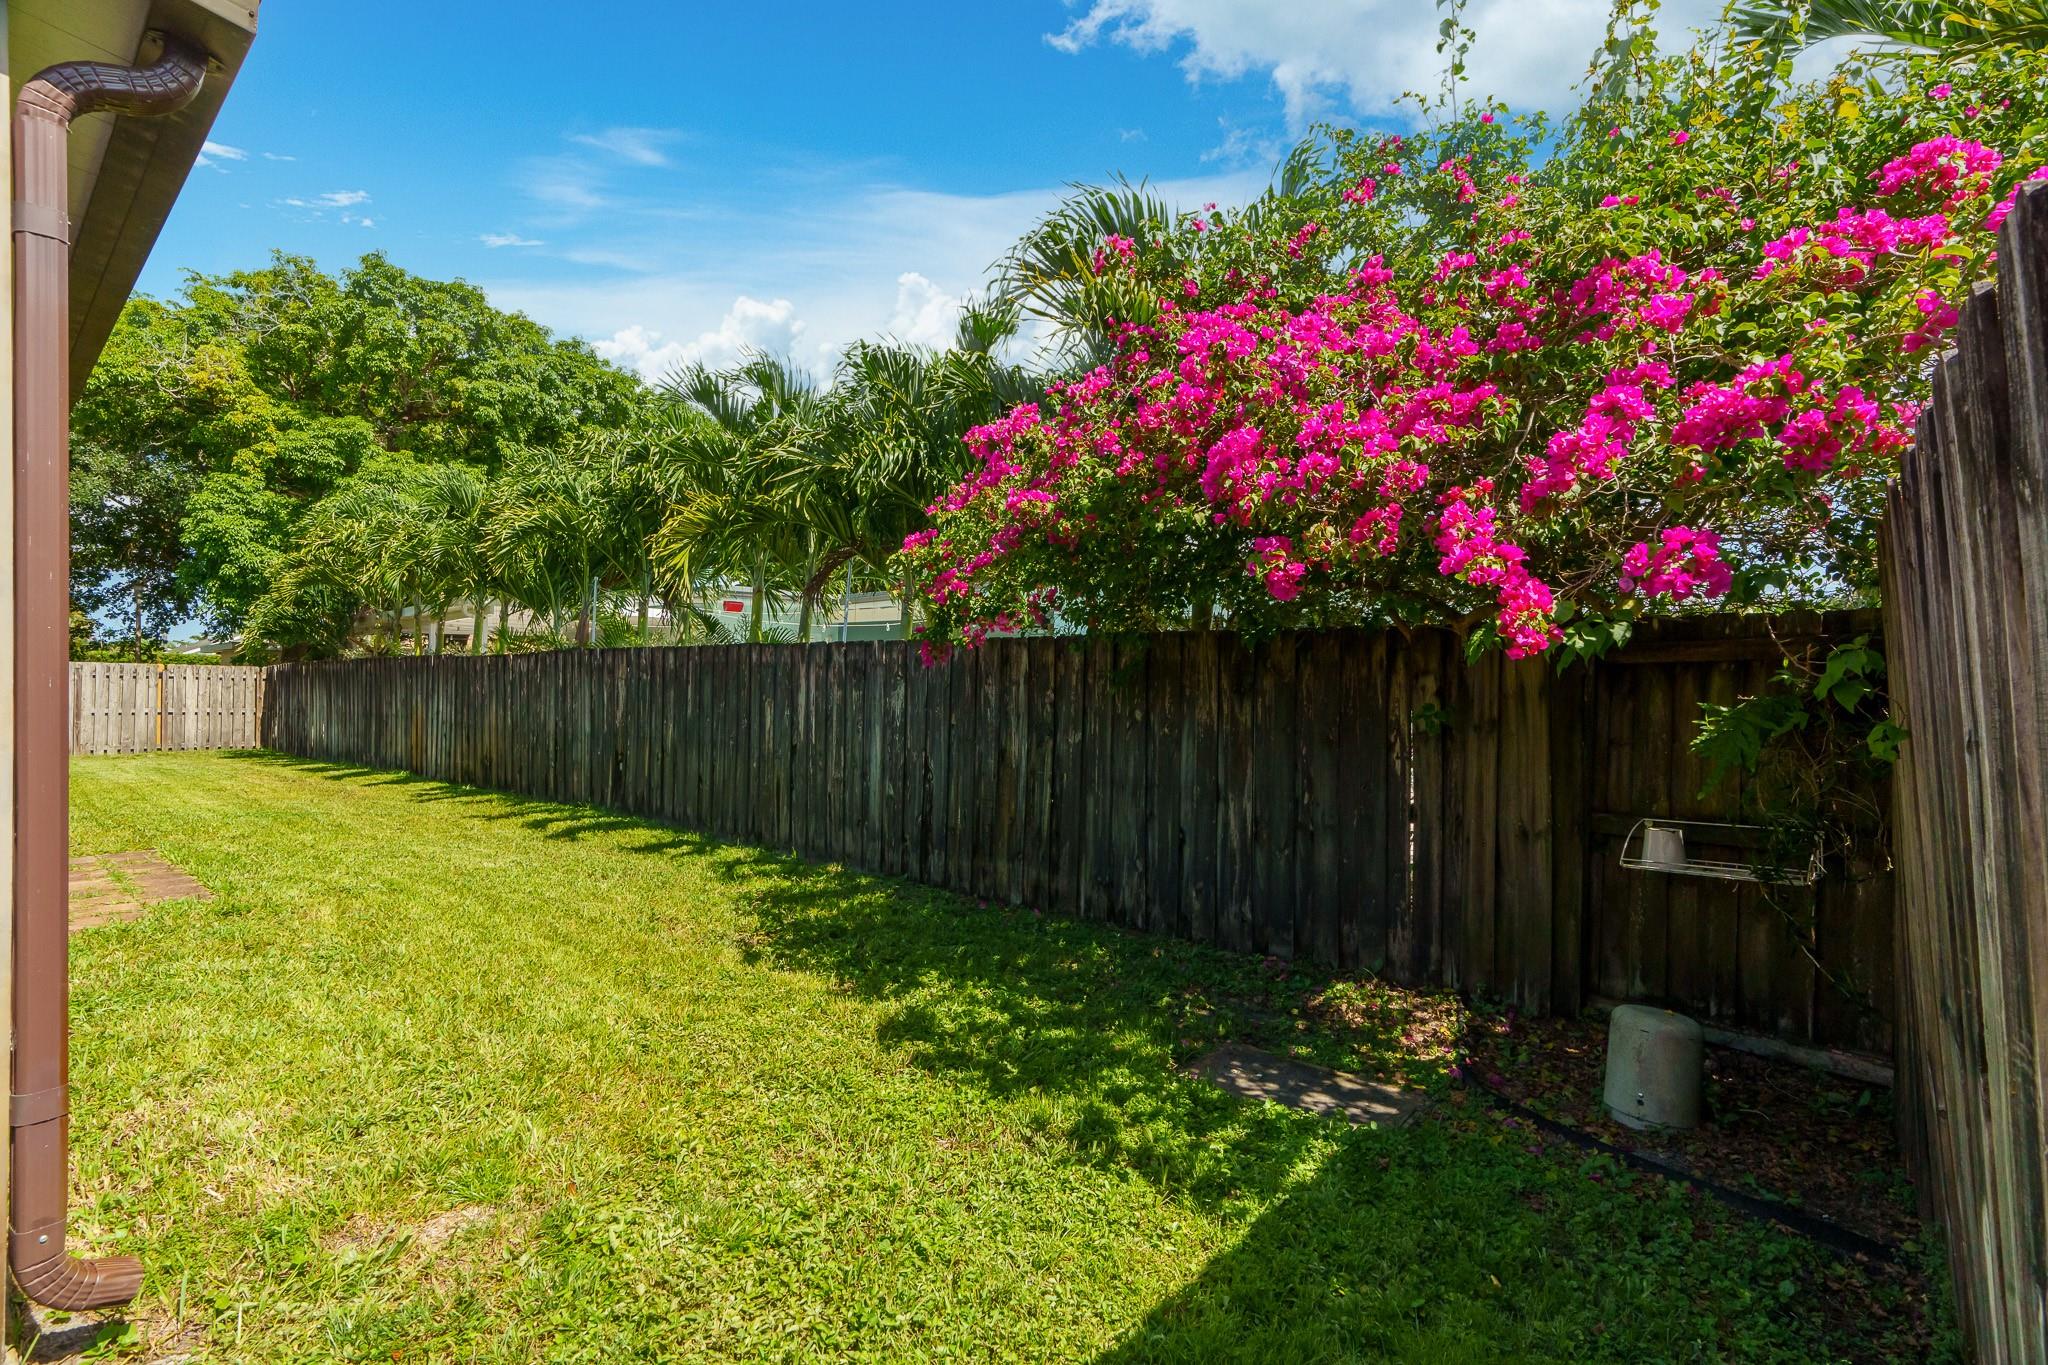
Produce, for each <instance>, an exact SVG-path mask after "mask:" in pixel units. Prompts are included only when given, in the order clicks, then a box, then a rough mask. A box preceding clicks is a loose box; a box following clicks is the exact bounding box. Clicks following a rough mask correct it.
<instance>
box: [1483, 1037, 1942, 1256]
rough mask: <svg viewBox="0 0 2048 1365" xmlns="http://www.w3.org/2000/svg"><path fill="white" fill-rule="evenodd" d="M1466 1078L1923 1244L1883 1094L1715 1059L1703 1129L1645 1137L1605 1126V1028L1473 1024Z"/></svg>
mask: <svg viewBox="0 0 2048 1365" xmlns="http://www.w3.org/2000/svg"><path fill="white" fill-rule="evenodd" d="M1463 1052H1464V1057H1465V1060H1464V1062H1463V1064H1462V1068H1461V1069H1462V1070H1463V1071H1464V1072H1465V1073H1466V1074H1465V1079H1466V1080H1467V1081H1468V1082H1469V1083H1472V1084H1476V1085H1483V1086H1485V1087H1487V1088H1488V1089H1490V1090H1493V1091H1495V1092H1496V1093H1498V1094H1501V1095H1503V1096H1505V1097H1506V1098H1508V1099H1510V1100H1512V1101H1514V1102H1515V1103H1517V1104H1520V1105H1524V1106H1526V1107H1527V1108H1529V1109H1532V1110H1534V1111H1535V1112H1537V1113H1539V1114H1542V1115H1543V1116H1544V1117H1546V1118H1551V1119H1555V1120H1557V1121H1558V1122H1559V1123H1564V1124H1569V1125H1570V1126H1571V1127H1573V1128H1578V1129H1581V1130H1583V1131H1585V1132H1588V1133H1591V1134H1593V1135H1594V1136H1595V1137H1598V1138H1600V1139H1601V1140H1603V1141H1605V1142H1610V1143H1612V1144H1614V1145H1615V1146H1617V1147H1625V1148H1628V1149H1629V1150H1631V1151H1638V1152H1644V1153H1647V1154H1650V1155H1654V1156H1656V1157H1658V1158H1660V1159H1662V1160H1665V1161H1667V1162H1670V1163H1671V1164H1673V1165H1676V1166H1678V1167H1679V1168H1681V1169H1683V1170H1686V1171H1690V1172H1691V1173H1693V1174H1695V1175H1699V1176H1703V1177H1705V1178H1707V1179H1709V1180H1712V1181H1714V1182H1715V1183H1717V1184H1721V1185H1726V1186H1729V1187H1730V1188H1732V1189H1737V1190H1741V1191H1743V1192H1745V1193H1749V1194H1755V1195H1759V1196H1763V1197H1765V1198H1771V1199H1777V1200H1780V1201H1782V1202H1785V1203H1790V1204H1793V1205H1795V1206H1797V1207H1799V1208H1802V1209H1805V1210H1806V1211H1807V1212H1809V1213H1815V1214H1819V1215H1821V1216H1822V1217H1825V1218H1828V1219H1831V1220H1833V1221H1834V1222H1837V1223H1840V1224H1841V1225H1842V1226H1844V1227H1847V1228H1850V1229H1852V1230H1854V1231H1856V1232H1859V1233H1862V1234H1863V1235H1864V1236H1866V1237H1871V1238H1874V1239H1876V1240H1878V1241H1881V1242H1888V1243H1892V1244H1894V1245H1897V1244H1903V1243H1906V1242H1910V1241H1912V1240H1913V1239H1914V1238H1916V1237H1917V1236H1919V1233H1920V1221H1919V1219H1918V1218H1917V1217H1916V1216H1915V1215H1914V1212H1913V1203H1912V1190H1911V1187H1910V1186H1909V1185H1908V1184H1907V1182H1906V1178H1905V1173H1904V1171H1905V1167H1904V1162H1903V1160H1902V1158H1901V1157H1900V1154H1899V1149H1898V1137H1897V1130H1896V1124H1895V1122H1894V1116H1893V1110H1892V1094H1891V1090H1890V1088H1889V1087H1887V1086H1882V1085H1875V1084H1865V1083H1863V1082H1859V1081H1852V1080H1845V1079H1843V1078H1841V1077H1839V1076H1833V1075H1830V1074H1828V1073H1826V1072H1823V1071H1818V1070H1815V1069H1813V1068H1811V1067H1807V1066H1802V1065H1799V1064H1798V1063H1795V1062H1786V1061H1777V1060H1773V1059H1770V1058H1765V1057H1758V1056H1753V1055H1751V1054H1749V1053H1746V1052H1737V1051H1734V1050H1733V1049H1730V1048H1725V1047H1713V1046H1710V1047H1708V1048H1707V1057H1706V1068H1707V1075H1706V1091H1705V1100H1706V1106H1705V1109H1706V1113H1705V1121H1704V1122H1703V1123H1701V1125H1700V1126H1699V1127H1698V1128H1697V1129H1695V1130H1694V1131H1692V1132H1689V1133H1644V1132H1638V1131H1636V1130H1634V1129H1632V1128H1626V1127H1623V1126H1622V1125H1621V1124H1618V1123H1616V1122H1614V1121H1613V1120H1612V1119H1610V1118H1608V1117H1607V1113H1606V1110H1605V1108H1604V1107H1603V1105H1602V1103H1601V1087H1602V1083H1603V1080H1604V1078H1605V1074H1606V1064H1607V1021H1606V1020H1605V1019H1601V1018H1597V1017H1588V1018H1584V1019H1534V1020H1530V1019H1518V1018H1516V1017H1515V1016H1514V1015H1512V1014H1498V1015H1477V1016H1475V1017H1474V1018H1472V1020H1471V1021H1470V1022H1469V1024H1468V1026H1467V1029H1466V1033H1465V1038H1464V1047H1463Z"/></svg>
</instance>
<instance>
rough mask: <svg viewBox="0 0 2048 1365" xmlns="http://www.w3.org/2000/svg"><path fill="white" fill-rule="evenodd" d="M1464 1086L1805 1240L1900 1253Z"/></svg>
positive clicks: (1871, 1254) (1872, 1255) (1481, 1088)
mask: <svg viewBox="0 0 2048 1365" xmlns="http://www.w3.org/2000/svg"><path fill="white" fill-rule="evenodd" d="M1465 1088H1466V1089H1467V1090H1471V1091H1476V1092H1477V1093H1478V1094H1480V1095H1482V1096H1484V1097H1485V1098H1486V1099H1487V1100H1488V1101H1490V1102H1491V1103H1492V1104H1494V1105H1495V1106H1497V1107H1498V1108H1501V1109H1504V1110H1506V1111H1507V1112H1508V1113H1510V1114H1512V1115H1514V1116H1515V1117H1516V1118H1518V1119H1522V1120H1524V1121H1525V1122H1527V1123H1530V1124H1533V1125H1534V1126H1536V1127H1537V1128H1540V1129H1542V1130H1543V1131H1544V1132H1546V1133H1549V1134H1550V1135H1551V1136H1553V1137H1559V1138H1563V1139H1564V1140H1565V1141H1566V1142H1569V1143H1571V1144H1572V1145H1573V1146H1575V1147H1580V1148H1583V1149H1584V1150H1586V1151H1589V1152H1598V1153H1600V1154H1601V1155H1603V1156H1611V1157H1613V1158H1614V1159H1615V1160H1617V1161H1620V1162H1622V1163H1623V1164H1624V1165H1626V1166H1628V1167H1630V1168H1631V1169H1633V1170H1637V1171H1641V1172H1643V1173H1645V1174H1647V1175H1658V1176H1662V1177H1664V1178H1665V1179H1666V1180H1677V1181H1681V1182H1683V1183H1684V1184H1687V1185H1690V1186H1692V1187H1693V1188H1694V1189H1696V1190H1698V1191H1700V1192H1701V1193H1702V1194H1706V1195H1709V1196H1711V1197H1713V1198H1714V1199H1717V1200H1719V1201H1720V1202H1721V1203H1723V1204H1725V1205H1727V1206H1728V1207H1729V1208H1731V1209H1734V1210H1736V1211H1737V1212H1738V1213H1746V1214H1748V1215H1749V1216H1750V1217H1752V1218H1760V1219H1763V1220H1764V1221H1766V1222H1771V1223H1776V1224H1777V1225H1778V1226H1779V1227H1782V1228H1785V1229H1786V1230H1787V1231H1790V1232H1796V1233H1798V1234H1799V1235H1800V1236H1802V1237H1805V1238H1807V1239H1808V1240H1809V1241H1813V1242H1818V1243H1819V1244H1820V1245H1822V1246H1824V1247H1826V1248H1827V1249H1828V1250H1830V1251H1833V1252H1835V1253H1837V1254H1838V1255H1843V1256H1864V1257H1868V1258H1869V1259H1871V1260H1874V1261H1884V1262H1888V1263H1896V1262H1897V1261H1898V1259H1899V1248H1898V1247H1897V1246H1895V1245H1894V1244H1892V1243H1890V1242H1882V1241H1879V1240H1878V1239H1876V1238H1874V1237H1866V1236H1864V1235H1863V1234H1862V1233H1860V1232H1855V1231H1852V1230H1850V1229H1849V1228H1845V1227H1843V1226H1842V1225H1841V1224H1840V1223H1837V1222H1835V1221H1834V1220H1833V1219H1831V1218H1823V1217H1821V1216H1820V1215H1818V1214H1813V1213H1808V1212H1806V1211H1805V1210H1804V1209H1798V1208H1794V1207H1793V1206H1792V1205H1790V1204H1786V1203H1781V1202H1780V1201H1778V1200H1776V1199H1761V1198H1758V1197H1757V1196H1756V1195H1753V1194H1744V1193H1743V1192H1742V1191H1740V1190H1734V1189H1730V1188H1729V1187H1728V1186H1726V1185H1722V1184H1719V1183H1717V1182H1716V1181H1712V1180H1709V1179H1707V1178H1706V1177H1705V1176H1700V1175H1694V1174H1693V1173H1692V1172H1691V1171H1687V1170H1684V1169H1682V1168H1680V1167H1678V1166H1675V1165H1673V1164H1671V1163H1670V1162H1667V1161H1660V1160H1658V1159H1657V1158H1656V1157H1653V1156H1646V1155H1644V1154H1643V1153H1641V1152H1635V1151H1631V1150H1629V1149H1628V1148H1626V1147H1617V1146H1615V1145H1614V1144H1613V1143H1611V1142H1608V1141H1605V1140H1604V1139H1602V1138H1597V1137H1594V1136H1593V1135H1592V1134H1591V1133H1588V1132H1586V1131H1585V1130H1583V1129H1579V1128H1574V1127H1572V1126H1571V1125H1570V1124H1567V1123H1559V1122H1558V1121H1557V1120H1556V1119H1553V1118H1548V1117H1546V1116H1544V1115H1542V1114H1539V1113H1537V1112H1536V1111H1535V1110H1533V1109H1530V1108H1528V1107H1527V1106H1526V1105H1521V1104H1517V1103H1515V1102H1514V1101H1513V1100H1511V1099H1509V1098H1508V1097H1507V1096H1505V1095H1503V1094H1501V1093H1500V1092H1499V1091H1497V1090H1494V1089H1493V1088H1492V1087H1490V1086H1485V1085H1470V1084H1468V1085H1467V1086H1466V1087H1465Z"/></svg>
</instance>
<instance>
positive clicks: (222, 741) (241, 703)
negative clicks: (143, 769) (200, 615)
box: [71, 663, 264, 754]
mask: <svg viewBox="0 0 2048 1365" xmlns="http://www.w3.org/2000/svg"><path fill="white" fill-rule="evenodd" d="M263 672H264V670H262V669H261V668H252V667H244V666H238V665H230V664H99V663H73V664H72V665H71V752H72V753H74V754H133V753H142V752H145V751H147V750H151V749H246V748H253V747H255V745H256V744H257V743H258V742H259V741H260V733H259V731H260V727H259V725H258V722H257V715H258V713H259V712H260V711H261V710H262V707H263Z"/></svg>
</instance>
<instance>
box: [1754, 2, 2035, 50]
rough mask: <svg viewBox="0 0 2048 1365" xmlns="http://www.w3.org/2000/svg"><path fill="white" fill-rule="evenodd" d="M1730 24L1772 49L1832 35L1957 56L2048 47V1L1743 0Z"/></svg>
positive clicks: (1806, 45) (1809, 43)
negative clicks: (2012, 48) (1744, 0)
mask: <svg viewBox="0 0 2048 1365" xmlns="http://www.w3.org/2000/svg"><path fill="white" fill-rule="evenodd" d="M1728 22H1729V24H1730V25H1731V26H1732V27H1733V29H1734V32H1735V34H1736V36H1737V37H1738V38H1740V39H1742V40H1745V41H1748V42H1754V43H1759V44H1762V45H1763V46H1764V47H1765V48H1766V49H1767V50H1769V51H1773V52H1781V51H1784V50H1786V49H1790V50H1793V51H1800V50H1803V49H1805V48H1809V47H1812V46H1813V45H1814V44H1816V43H1823V42H1826V41H1827V40H1829V39H1830V38H1868V39H1872V40H1874V41H1876V42H1879V43H1882V44H1885V45H1888V46H1891V47H1897V48H1914V49H1921V50H1925V51H1934V52H1944V53H1952V54H1955V55H1958V56H1968V55H1969V54H1971V53H1974V52H1985V51H1990V50H1992V49H1995V48H2001V47H2021V48H2035V49H2048V0H1751V2H1750V3H1741V2H1740V0H1738V3H1736V4H1733V5H1731V6H1730V7H1729V10H1728Z"/></svg>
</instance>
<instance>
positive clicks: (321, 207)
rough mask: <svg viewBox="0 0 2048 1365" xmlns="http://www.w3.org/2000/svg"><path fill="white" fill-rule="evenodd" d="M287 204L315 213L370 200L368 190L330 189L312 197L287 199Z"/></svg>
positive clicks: (345, 207)
mask: <svg viewBox="0 0 2048 1365" xmlns="http://www.w3.org/2000/svg"><path fill="white" fill-rule="evenodd" d="M284 202H285V203H286V204H287V205H289V206H290V207H292V208H295V209H306V210H308V211H310V212H313V213H324V212H326V211H327V210H328V209H347V208H354V207H355V206H356V205H357V204H367V203H369V202H370V192H369V191H368V190H329V191H327V193H325V194H316V195H314V196H313V197H312V198H310V199H287V200H285V201H284Z"/></svg>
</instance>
